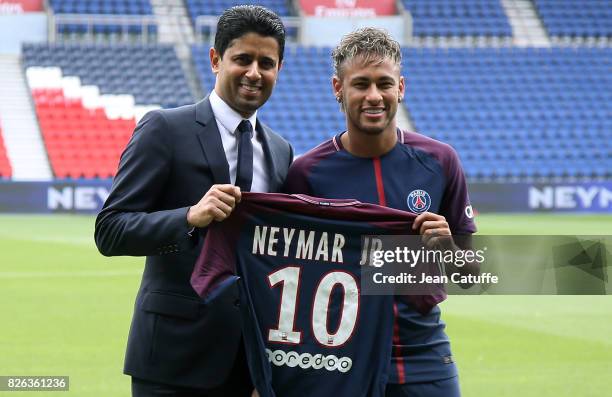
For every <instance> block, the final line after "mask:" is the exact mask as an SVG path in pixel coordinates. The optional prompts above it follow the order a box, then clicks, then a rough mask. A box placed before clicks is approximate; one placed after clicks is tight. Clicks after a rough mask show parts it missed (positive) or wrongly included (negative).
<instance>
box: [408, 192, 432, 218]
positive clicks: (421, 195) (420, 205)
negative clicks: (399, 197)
mask: <svg viewBox="0 0 612 397" xmlns="http://www.w3.org/2000/svg"><path fill="white" fill-rule="evenodd" d="M406 202H407V203H408V208H410V211H412V212H414V213H415V214H420V213H422V212H425V211H427V210H428V209H429V207H430V206H431V197H429V193H427V192H426V191H425V190H420V189H417V190H413V191H412V192H410V194H409V195H408V199H407V200H406Z"/></svg>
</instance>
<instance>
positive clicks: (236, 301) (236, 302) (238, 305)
mask: <svg viewBox="0 0 612 397" xmlns="http://www.w3.org/2000/svg"><path fill="white" fill-rule="evenodd" d="M234 306H236V307H240V299H236V300H235V301H234Z"/></svg>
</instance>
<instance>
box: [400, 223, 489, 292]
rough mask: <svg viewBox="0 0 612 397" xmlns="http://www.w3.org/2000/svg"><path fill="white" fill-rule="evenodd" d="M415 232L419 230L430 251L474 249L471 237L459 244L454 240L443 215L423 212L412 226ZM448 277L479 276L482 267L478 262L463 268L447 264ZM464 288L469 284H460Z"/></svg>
mask: <svg viewBox="0 0 612 397" xmlns="http://www.w3.org/2000/svg"><path fill="white" fill-rule="evenodd" d="M412 229H413V230H418V231H419V234H420V235H421V236H422V239H421V240H422V242H423V244H425V248H427V249H430V250H442V251H446V250H452V251H457V250H462V249H463V250H469V249H472V244H471V241H472V240H471V236H460V238H459V239H458V241H457V243H455V239H453V234H452V232H451V230H450V226H449V225H448V222H447V221H446V218H445V217H444V216H442V215H438V214H434V213H432V212H423V213H422V214H419V215H418V216H417V217H416V218H415V219H414V222H413V224H412ZM446 265H447V266H446V267H445V270H446V273H447V275H449V276H450V274H451V273H455V272H459V273H460V274H461V275H468V274H472V275H478V274H480V266H479V264H478V263H477V262H475V261H473V262H467V263H465V265H463V266H455V265H454V264H446ZM459 286H461V287H462V288H469V287H471V285H469V284H459Z"/></svg>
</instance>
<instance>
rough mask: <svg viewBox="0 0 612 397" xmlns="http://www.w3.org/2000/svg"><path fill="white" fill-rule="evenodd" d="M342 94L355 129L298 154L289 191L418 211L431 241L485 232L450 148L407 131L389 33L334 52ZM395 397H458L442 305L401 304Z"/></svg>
mask: <svg viewBox="0 0 612 397" xmlns="http://www.w3.org/2000/svg"><path fill="white" fill-rule="evenodd" d="M332 57H333V60H334V67H335V75H334V77H333V81H332V84H333V90H334V94H335V95H336V99H337V100H338V102H339V103H340V105H341V109H342V111H343V112H344V113H345V115H346V126H347V130H346V131H344V132H341V133H339V134H337V135H336V136H334V137H333V138H332V139H330V140H328V141H326V142H323V143H322V144H321V145H319V146H317V147H316V148H314V149H312V150H311V151H309V152H308V153H306V154H304V155H303V156H301V157H300V158H299V159H297V160H296V161H295V162H294V163H293V165H292V166H291V168H290V169H289V174H288V176H287V179H286V181H285V186H284V189H283V191H284V192H287V193H305V194H309V195H312V196H317V197H325V198H337V199H341V198H352V199H357V200H360V201H362V202H368V203H374V204H379V205H382V206H387V207H392V208H396V209H400V210H404V211H411V212H413V213H416V214H417V215H418V216H417V218H416V219H415V222H414V229H415V230H418V231H419V233H420V234H422V235H423V236H424V237H423V238H424V240H425V241H426V242H428V244H432V243H435V242H436V241H438V242H440V241H451V243H452V239H451V238H450V237H449V236H451V235H471V234H472V233H474V232H475V231H476V227H475V224H474V222H473V219H472V217H473V213H472V210H471V206H470V203H469V198H468V193H467V186H466V182H465V177H464V174H463V171H462V169H461V165H460V163H459V159H458V156H457V154H456V152H455V151H454V150H453V149H452V148H451V147H450V146H448V145H446V144H444V143H441V142H438V141H435V140H433V139H430V138H428V137H425V136H422V135H419V134H417V133H413V132H407V131H402V130H400V129H398V128H397V125H396V121H395V115H396V112H397V108H398V106H399V104H400V103H401V102H402V99H403V96H404V90H405V86H404V78H403V77H402V76H401V75H400V67H401V49H400V46H399V44H398V43H397V42H396V41H395V40H393V39H392V38H391V37H390V36H389V35H388V34H387V33H385V32H384V31H381V30H378V29H373V28H364V29H360V30H357V31H355V32H353V33H351V34H348V35H346V36H345V37H344V38H343V39H342V41H341V42H340V44H339V45H338V47H337V48H336V49H335V50H334V52H333V54H332ZM394 313H395V318H394V322H395V323H394V335H393V351H392V363H391V374H390V377H389V380H390V381H389V385H388V386H387V391H386V396H387V397H399V396H410V397H458V396H460V390H459V381H458V377H457V368H456V366H455V364H454V361H453V358H452V354H451V349H450V343H449V340H448V337H447V335H446V333H445V332H444V328H445V324H444V322H442V321H441V320H440V309H439V308H438V307H437V306H436V307H434V308H433V309H432V310H431V311H429V312H428V313H420V312H419V311H417V310H416V308H415V307H413V306H411V305H410V303H409V302H407V301H406V300H404V299H401V298H396V301H395V305H394Z"/></svg>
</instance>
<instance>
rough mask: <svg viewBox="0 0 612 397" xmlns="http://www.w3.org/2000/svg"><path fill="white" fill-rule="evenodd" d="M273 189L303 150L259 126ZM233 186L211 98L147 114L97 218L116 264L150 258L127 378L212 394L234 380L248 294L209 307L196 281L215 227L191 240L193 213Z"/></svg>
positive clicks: (99, 238)
mask: <svg viewBox="0 0 612 397" xmlns="http://www.w3.org/2000/svg"><path fill="white" fill-rule="evenodd" d="M256 130H257V133H258V136H259V137H261V139H262V142H263V148H264V153H265V158H266V162H267V167H268V172H269V174H268V175H269V178H270V191H278V190H279V189H280V186H281V185H282V183H283V182H284V179H285V177H286V175H287V169H288V168H289V165H290V164H291V161H292V160H293V149H292V148H291V146H290V145H289V144H288V143H287V142H286V141H285V140H284V139H283V138H281V137H280V136H278V135H277V134H275V133H274V132H273V131H272V130H270V129H269V128H268V127H266V126H265V125H263V124H261V123H260V122H257V128H256ZM221 183H230V176H229V166H228V163H227V160H226V157H225V152H224V151H223V144H222V142H221V136H220V134H219V130H218V128H217V123H216V120H215V117H214V114H213V112H212V108H211V106H210V102H209V100H208V97H207V98H205V99H203V100H202V101H200V102H199V103H197V104H194V105H188V106H183V107H179V108H176V109H166V110H156V111H152V112H150V113H148V114H146V115H145V116H144V117H143V119H142V120H141V121H140V122H139V123H138V125H137V127H136V129H135V131H134V134H133V136H132V138H131V140H130V142H129V143H128V145H127V147H126V149H125V151H124V152H123V154H122V156H121V161H120V164H119V170H118V172H117V175H116V176H115V179H114V181H113V186H112V189H111V192H110V195H109V197H108V199H107V200H106V202H105V204H104V207H103V209H102V211H101V212H100V214H99V215H98V217H97V219H96V227H95V240H96V245H97V246H98V249H99V250H100V252H101V253H102V254H104V255H106V256H115V255H131V256H146V257H147V258H146V263H145V269H144V273H143V276H142V282H141V285H140V289H139V291H138V295H137V297H136V303H135V307H134V316H133V318H132V325H131V328H130V333H129V338H128V344H127V352H126V359H125V369H124V371H125V373H126V374H129V375H132V376H135V377H138V378H142V379H146V380H151V381H155V382H159V383H166V384H171V385H178V386H186V387H197V388H211V387H215V386H217V385H219V384H221V383H223V381H224V380H225V379H226V378H227V376H228V375H229V372H230V370H231V368H232V365H233V363H234V359H235V357H236V353H237V351H238V346H239V343H240V334H241V331H240V328H241V318H240V315H239V308H238V307H237V305H238V302H239V300H238V291H237V289H236V288H234V289H229V290H228V291H227V292H226V293H225V294H224V295H223V296H222V297H220V299H219V300H217V301H215V303H214V304H211V305H205V304H203V303H201V301H200V298H199V297H198V295H197V294H196V293H195V292H194V290H193V289H192V287H191V285H190V283H189V280H190V277H191V273H192V270H193V267H194V264H195V262H196V259H197V257H198V254H199V253H200V250H201V246H202V241H203V238H202V237H203V235H205V233H206V229H202V230H196V231H194V232H192V233H190V229H191V228H190V227H189V225H188V224H187V218H186V216H187V210H188V208H189V206H191V205H194V204H196V203H197V202H198V201H199V200H200V199H201V198H202V196H204V194H205V193H206V192H207V191H208V189H209V188H210V187H211V186H212V185H213V184H221Z"/></svg>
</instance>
